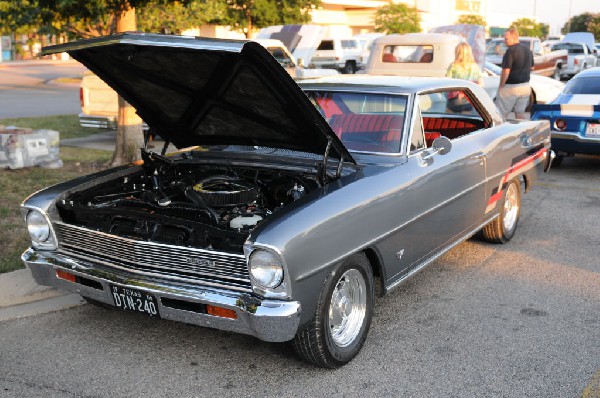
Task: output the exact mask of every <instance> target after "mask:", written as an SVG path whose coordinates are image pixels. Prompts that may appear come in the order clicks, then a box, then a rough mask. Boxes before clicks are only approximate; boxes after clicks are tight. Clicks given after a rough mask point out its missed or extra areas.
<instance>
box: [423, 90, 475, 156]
mask: <svg viewBox="0 0 600 398" xmlns="http://www.w3.org/2000/svg"><path fill="white" fill-rule="evenodd" d="M418 98H419V107H420V109H421V123H422V125H423V132H424V137H425V144H426V146H427V147H430V146H431V144H432V143H433V140H435V139H436V138H438V137H440V136H444V137H447V138H449V139H451V140H453V139H456V138H459V137H462V136H464V135H467V134H471V133H473V132H475V131H478V130H481V129H482V128H484V127H485V118H484V117H483V115H481V113H480V112H479V111H478V109H477V107H475V106H474V105H473V102H474V100H473V99H472V98H474V96H473V94H472V93H471V92H470V90H468V89H462V90H460V89H458V90H442V91H436V92H428V93H421V94H419V97H418Z"/></svg>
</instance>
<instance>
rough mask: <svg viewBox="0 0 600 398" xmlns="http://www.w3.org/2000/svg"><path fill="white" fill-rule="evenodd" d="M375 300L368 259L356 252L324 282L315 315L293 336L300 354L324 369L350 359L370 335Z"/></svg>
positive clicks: (334, 366)
mask: <svg viewBox="0 0 600 398" xmlns="http://www.w3.org/2000/svg"><path fill="white" fill-rule="evenodd" d="M374 299H375V295H374V283H373V272H372V270H371V266H370V264H369V261H368V260H367V258H366V257H365V256H364V255H363V254H355V255H353V256H352V257H350V258H349V259H348V260H346V261H344V263H342V264H341V265H340V266H338V267H337V268H336V269H335V270H334V271H333V272H332V273H330V274H329V277H328V278H327V280H326V281H325V283H324V285H323V288H322V290H321V295H320V297H319V302H318V304H317V309H316V311H315V314H314V318H313V319H312V320H311V321H310V322H309V324H308V325H307V326H306V327H304V328H303V329H302V330H299V331H298V333H297V334H296V336H295V337H294V340H293V345H294V349H295V350H296V352H297V353H298V355H299V356H300V357H302V358H303V359H304V360H306V361H308V362H310V363H312V364H314V365H316V366H319V367H323V368H337V367H340V366H342V365H345V364H346V363H348V362H350V361H351V360H352V359H353V358H354V357H355V356H356V355H357V354H358V352H359V351H360V349H361V348H362V346H363V344H364V342H365V340H366V338H367V334H368V332H369V327H370V325H371V318H372V316H373V302H374Z"/></svg>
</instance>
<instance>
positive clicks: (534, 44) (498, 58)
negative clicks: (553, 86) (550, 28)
mask: <svg viewBox="0 0 600 398" xmlns="http://www.w3.org/2000/svg"><path fill="white" fill-rule="evenodd" d="M519 42H520V43H521V45H524V46H526V47H528V48H529V49H530V50H531V52H532V53H533V72H534V73H537V74H538V75H542V76H551V77H553V78H554V79H557V80H558V79H559V78H560V76H561V74H562V70H563V69H564V68H565V67H566V65H567V55H568V54H567V52H566V51H564V50H562V49H555V48H554V47H552V50H551V51H547V50H546V49H545V48H544V46H543V45H542V42H541V40H540V39H539V38H537V37H519ZM506 49H507V47H506V44H505V43H504V39H492V40H491V41H490V42H489V43H488V44H487V48H486V50H485V58H486V61H488V62H491V63H493V64H496V65H498V66H501V64H502V57H503V56H504V53H505V52H506Z"/></svg>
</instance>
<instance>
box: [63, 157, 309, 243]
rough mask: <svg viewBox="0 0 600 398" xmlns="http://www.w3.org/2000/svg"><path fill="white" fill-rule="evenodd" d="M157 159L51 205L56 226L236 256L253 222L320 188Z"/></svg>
mask: <svg viewBox="0 0 600 398" xmlns="http://www.w3.org/2000/svg"><path fill="white" fill-rule="evenodd" d="M163 159H164V160H165V161H164V162H161V161H145V163H144V167H143V171H138V172H136V173H133V174H130V175H128V176H125V177H120V178H119V179H117V180H111V181H108V182H104V183H101V184H98V185H95V186H94V187H92V188H88V189H84V190H82V191H78V192H75V193H72V194H70V195H68V196H66V197H65V198H63V199H62V200H60V202H59V203H58V204H57V207H58V211H59V215H60V217H61V219H62V220H63V221H64V222H66V223H69V224H73V225H78V226H82V227H85V228H90V229H94V230H97V231H101V232H106V233H109V234H113V235H118V236H122V237H127V238H133V239H140V240H147V241H153V242H160V243H167V244H175V245H182V246H189V247H198V248H203V249H209V250H211V249H212V250H220V251H228V252H235V253H241V252H242V247H243V244H244V241H245V240H246V239H247V237H248V235H249V233H250V231H252V230H253V229H254V228H255V227H256V226H257V225H258V224H259V223H260V222H262V221H263V220H265V219H266V218H268V217H270V216H271V214H273V213H276V212H277V211H278V210H280V209H281V208H282V207H284V206H285V205H287V204H288V203H291V202H294V201H295V200H298V199H300V198H302V197H303V196H304V195H306V194H307V193H309V192H310V191H312V190H314V189H315V188H318V187H319V185H320V184H319V183H318V182H317V179H316V178H315V176H314V175H312V174H310V173H306V174H304V173H300V172H293V171H287V170H286V171H281V170H275V169H264V168H263V169H261V168H250V167H238V166H214V165H211V166H202V165H198V164H195V163H183V164H176V163H173V162H172V161H171V160H169V159H167V158H163Z"/></svg>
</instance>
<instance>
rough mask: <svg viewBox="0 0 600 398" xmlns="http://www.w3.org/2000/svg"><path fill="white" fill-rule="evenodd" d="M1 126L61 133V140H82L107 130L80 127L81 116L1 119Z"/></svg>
mask: <svg viewBox="0 0 600 398" xmlns="http://www.w3.org/2000/svg"><path fill="white" fill-rule="evenodd" d="M0 125H4V126H17V127H28V128H31V129H34V130H41V129H48V130H56V131H58V132H59V133H60V138H61V139H64V138H80V137H87V136H88V135H91V134H95V133H101V132H104V133H105V132H106V131H107V130H106V129H95V128H88V127H81V126H80V125H79V116H77V115H62V116H38V117H18V118H9V119H0Z"/></svg>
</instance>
